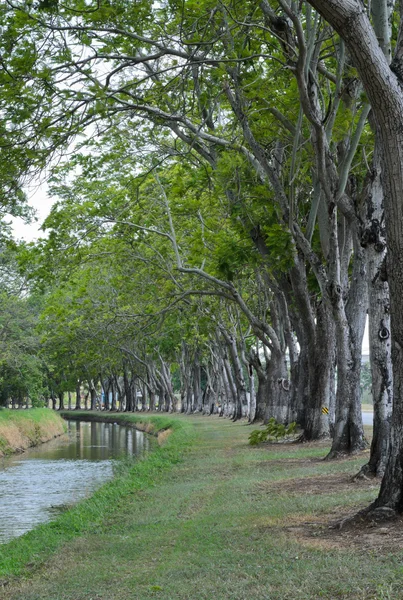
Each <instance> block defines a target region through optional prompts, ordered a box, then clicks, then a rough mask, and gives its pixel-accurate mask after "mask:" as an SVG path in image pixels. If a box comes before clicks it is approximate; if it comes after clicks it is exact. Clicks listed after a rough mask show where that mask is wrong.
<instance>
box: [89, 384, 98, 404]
mask: <svg viewBox="0 0 403 600" xmlns="http://www.w3.org/2000/svg"><path fill="white" fill-rule="evenodd" d="M89 386H90V394H91V410H96V408H97V390H96V387H95V384H94V382H93V380H92V379H91V381H89Z"/></svg>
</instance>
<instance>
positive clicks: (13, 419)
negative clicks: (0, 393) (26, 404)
mask: <svg viewBox="0 0 403 600" xmlns="http://www.w3.org/2000/svg"><path fill="white" fill-rule="evenodd" d="M65 431H66V425H65V422H64V421H63V419H62V418H61V417H60V415H58V414H57V413H55V412H54V411H52V410H49V409H47V408H32V409H29V410H9V409H6V408H2V409H0V457H1V456H7V455H9V454H12V453H13V452H22V451H24V450H26V449H27V448H30V447H31V446H37V445H38V444H41V443H43V442H47V441H49V440H51V439H52V438H54V437H57V436H58V435H61V434H62V433H64V432H65Z"/></svg>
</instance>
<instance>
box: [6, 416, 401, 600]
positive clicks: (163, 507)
mask: <svg viewBox="0 0 403 600" xmlns="http://www.w3.org/2000/svg"><path fill="white" fill-rule="evenodd" d="M119 418H121V419H123V420H125V419H127V417H126V416H117V417H116V419H115V420H116V421H118V420H119ZM129 418H133V419H135V418H139V417H136V416H135V417H129ZM142 421H144V417H143V418H142ZM150 421H151V422H152V423H153V426H154V430H155V431H158V430H161V429H164V430H167V429H169V428H171V429H172V434H171V435H170V436H169V437H168V438H167V439H166V441H165V444H164V445H163V446H161V447H158V446H157V445H156V447H155V450H154V451H153V452H152V453H150V454H149V455H148V456H147V457H146V458H145V459H144V460H142V461H140V462H138V463H136V464H135V465H131V464H128V463H127V461H124V464H123V465H122V467H121V469H120V472H119V473H118V474H117V477H116V478H115V479H114V480H113V482H110V483H108V484H106V485H105V486H103V487H102V488H101V489H100V490H98V491H97V492H96V493H95V494H94V496H92V498H90V499H88V500H86V501H84V502H82V503H80V504H79V505H77V506H76V507H75V508H73V509H72V510H71V511H68V512H66V513H64V514H63V515H61V516H60V517H59V518H58V519H57V520H56V521H54V522H53V523H51V524H48V525H44V526H41V527H39V528H38V529H36V530H35V531H32V532H30V533H28V534H26V535H25V536H23V537H22V538H20V539H18V540H14V541H13V542H11V543H9V544H7V545H4V546H1V547H0V548H1V556H0V574H1V577H2V578H3V580H4V579H5V578H8V579H9V584H8V585H7V586H6V587H5V588H4V590H3V595H1V593H0V595H1V598H2V600H3V599H4V600H12V599H13V600H16V599H18V600H91V599H92V600H129V599H130V600H133V599H136V600H149V599H151V598H160V599H162V600H191V599H192V600H193V599H196V600H204V599H205V600H212V599H214V600H224V599H225V600H244V599H248V600H249V599H251V600H255V599H256V600H263V599H264V600H280V599H281V600H287V599H290V600H291V599H293V600H294V599H296V598H298V600H312V599H317V598H325V599H328V600H331V599H332V600H333V599H336V598H342V599H347V598H348V599H349V600H358V599H364V598H365V599H378V598H379V599H382V598H393V599H394V600H395V599H398V598H403V592H402V591H401V590H402V589H403V586H402V584H403V568H402V558H403V555H402V552H401V551H400V550H397V551H393V552H391V553H389V554H385V553H382V552H378V551H377V549H376V548H375V549H374V550H373V551H371V550H368V549H366V548H360V547H359V546H357V545H353V544H348V545H347V547H346V548H340V547H332V546H328V545H326V543H316V540H315V539H312V540H311V539H306V538H304V537H303V536H301V535H299V533H298V531H299V527H300V525H301V524H302V523H305V522H310V521H315V522H319V523H322V525H323V527H324V528H327V520H330V519H331V518H334V517H335V515H339V514H345V513H346V511H347V512H348V511H356V510H357V508H359V507H361V506H365V505H366V504H368V503H369V502H370V501H371V500H372V499H373V498H374V497H375V495H376V493H377V489H376V486H363V485H354V484H350V483H348V478H347V475H350V474H351V475H353V474H354V473H356V472H357V471H358V470H359V468H360V466H361V465H362V464H363V462H364V461H365V460H366V458H367V456H368V454H365V455H361V456H359V457H355V458H352V459H349V460H343V461H336V462H323V461H321V460H320V458H322V457H323V456H325V455H326V453H327V452H328V449H329V448H327V447H326V446H324V445H310V444H307V445H303V446H296V445H294V446H284V445H270V446H267V445H265V446H262V447H250V446H248V444H247V438H248V435H249V433H250V427H248V426H246V425H245V424H244V423H231V422H230V421H228V420H224V419H219V418H216V417H202V416H194V417H185V416H173V417H159V416H158V417H150ZM337 477H340V478H341V481H345V482H346V481H347V483H345V484H343V485H344V488H342V489H337V488H334V487H331V486H330V487H329V486H327V483H326V482H328V481H333V480H334V478H337ZM310 482H319V483H320V482H322V485H319V487H318V489H317V490H315V489H314V488H312V489H311V488H309V486H308V484H309V483H310ZM323 482H324V484H323ZM346 486H347V488H346ZM346 489H348V491H347V492H346ZM312 492H314V493H312ZM318 533H321V529H320V528H319V529H318ZM325 541H326V540H324V542H325ZM27 563H28V564H27ZM13 574H14V575H16V574H18V575H19V577H18V579H14V578H13Z"/></svg>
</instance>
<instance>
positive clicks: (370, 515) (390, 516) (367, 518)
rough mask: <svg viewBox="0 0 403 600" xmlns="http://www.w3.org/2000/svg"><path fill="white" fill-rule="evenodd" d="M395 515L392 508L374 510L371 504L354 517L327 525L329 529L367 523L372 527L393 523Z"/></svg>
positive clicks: (379, 507) (385, 507)
mask: <svg viewBox="0 0 403 600" xmlns="http://www.w3.org/2000/svg"><path fill="white" fill-rule="evenodd" d="M397 516H398V515H397V513H396V511H395V510H393V508H389V507H388V506H378V507H375V508H374V505H373V504H371V505H370V506H368V507H367V508H364V509H363V510H360V511H359V512H358V513H356V514H354V515H350V516H348V517H345V518H344V519H340V520H339V521H335V522H334V523H331V524H330V525H329V529H338V530H340V529H343V528H344V527H345V526H346V525H350V524H357V523H363V522H367V523H368V524H370V525H371V524H372V525H374V526H376V525H377V523H382V522H384V521H394V520H395V519H397Z"/></svg>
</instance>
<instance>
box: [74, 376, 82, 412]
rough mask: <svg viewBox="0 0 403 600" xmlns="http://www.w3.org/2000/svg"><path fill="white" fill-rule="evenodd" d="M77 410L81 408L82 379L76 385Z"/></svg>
mask: <svg viewBox="0 0 403 600" xmlns="http://www.w3.org/2000/svg"><path fill="white" fill-rule="evenodd" d="M75 410H81V381H77V385H76V406H75Z"/></svg>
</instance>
